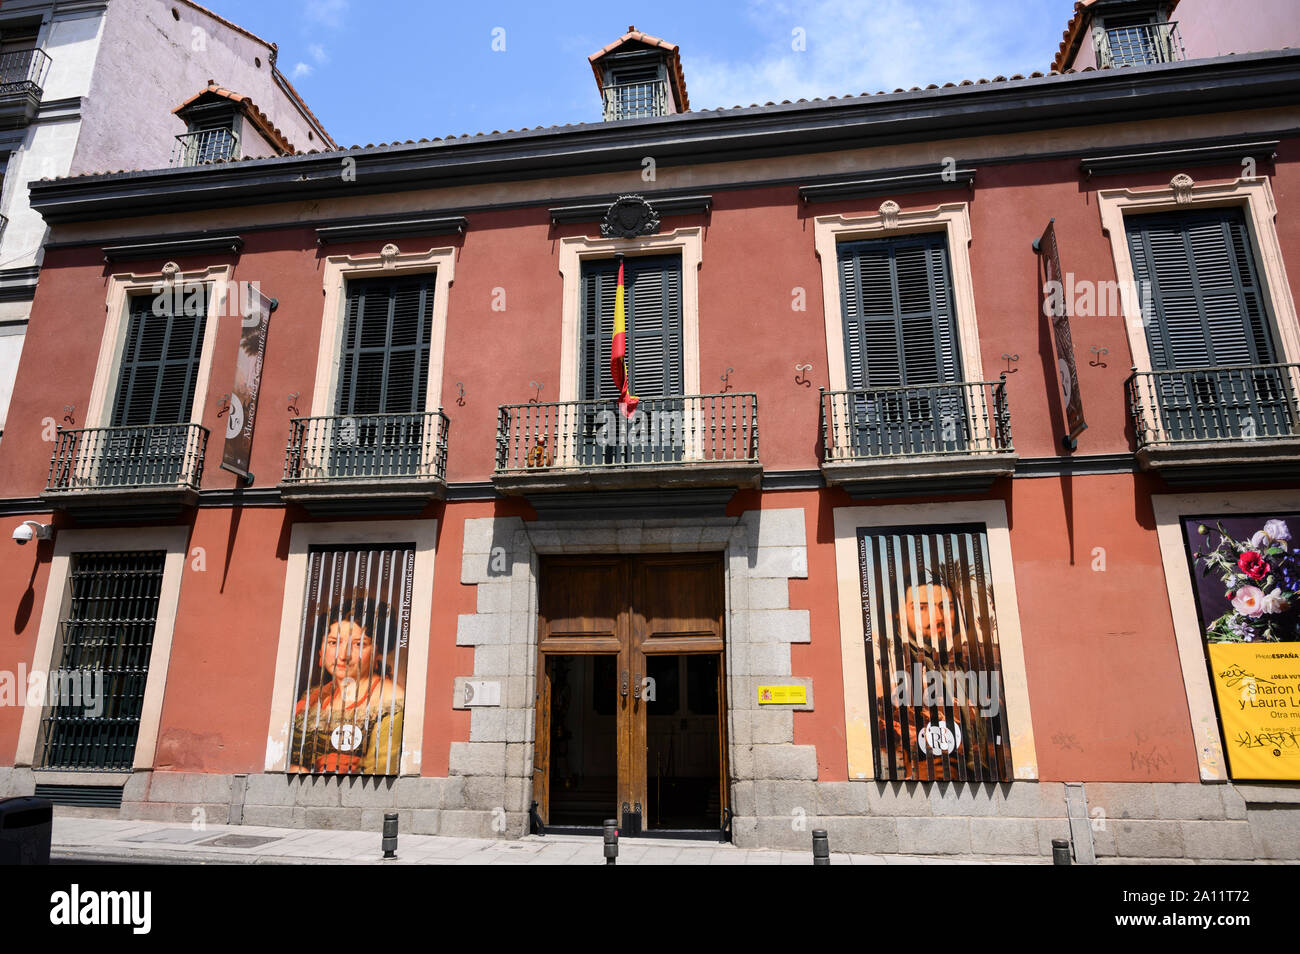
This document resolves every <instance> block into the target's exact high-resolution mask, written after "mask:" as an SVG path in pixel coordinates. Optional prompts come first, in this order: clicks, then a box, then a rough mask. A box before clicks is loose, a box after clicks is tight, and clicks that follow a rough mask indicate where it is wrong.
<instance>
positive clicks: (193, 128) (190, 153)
mask: <svg viewBox="0 0 1300 954" xmlns="http://www.w3.org/2000/svg"><path fill="white" fill-rule="evenodd" d="M172 112H174V113H175V114H176V116H177V118H178V119H181V120H183V121H184V123H185V126H186V130H185V132H183V133H179V134H177V136H176V144H175V146H174V147H173V148H172V157H171V164H172V165H173V166H201V165H207V164H208V163H213V162H227V161H230V160H232V159H240V158H243V157H251V158H263V157H270V156H284V155H290V154H292V153H293V151H294V148H293V145H292V143H290V142H289V141H288V140H287V139H286V138H285V137H284V134H283V133H281V132H280V130H279V129H277V128H276V127H275V126H274V125H272V123H271V121H270V119H269V118H268V117H267V116H266V114H265V113H263V112H262V111H261V110H260V109H258V108H257V106H256V105H255V104H254V103H253V101H252V100H251V99H249V98H248V97H247V96H243V95H241V94H239V93H236V92H234V91H233V90H229V89H226V88H224V87H221V86H217V85H215V84H210V85H209V86H208V87H207V88H206V89H204V90H202V91H201V92H199V93H198V94H196V95H194V96H192V97H190V98H189V99H187V100H186V101H185V102H183V103H181V105H179V106H177V107H176V108H175V109H174V110H172Z"/></svg>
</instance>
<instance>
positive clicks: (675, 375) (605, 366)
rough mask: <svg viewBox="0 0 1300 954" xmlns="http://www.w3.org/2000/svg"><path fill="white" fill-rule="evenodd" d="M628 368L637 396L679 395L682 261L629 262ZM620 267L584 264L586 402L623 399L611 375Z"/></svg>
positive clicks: (625, 278) (609, 263)
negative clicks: (615, 306)
mask: <svg viewBox="0 0 1300 954" xmlns="http://www.w3.org/2000/svg"><path fill="white" fill-rule="evenodd" d="M624 266H625V267H624V276H623V281H624V285H625V286H626V308H627V342H628V366H629V369H630V370H631V377H632V381H631V389H632V393H633V394H634V395H636V396H637V397H639V398H652V397H663V396H665V395H678V394H681V393H682V391H683V390H684V387H685V386H684V383H683V378H682V263H681V259H680V258H678V257H675V256H673V257H655V258H629V259H625V260H624ZM617 287H618V263H617V262H615V261H613V260H606V261H600V262H587V263H584V265H583V268H582V302H581V306H580V307H581V316H582V368H581V374H580V376H579V383H580V387H581V394H580V399H581V400H584V401H591V400H603V399H612V398H616V397H617V396H618V391H617V389H616V388H615V387H614V380H613V378H612V377H611V375H610V373H609V349H610V339H611V335H612V334H613V331H614V297H615V292H616V289H617Z"/></svg>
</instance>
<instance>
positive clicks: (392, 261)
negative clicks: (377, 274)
mask: <svg viewBox="0 0 1300 954" xmlns="http://www.w3.org/2000/svg"><path fill="white" fill-rule="evenodd" d="M400 254H401V252H400V251H399V250H398V248H397V246H396V245H394V244H393V243H392V242H389V243H388V244H387V245H385V246H384V247H383V248H381V249H380V250H379V260H380V261H381V262H383V264H384V268H393V267H395V266H396V265H397V256H398V255H400Z"/></svg>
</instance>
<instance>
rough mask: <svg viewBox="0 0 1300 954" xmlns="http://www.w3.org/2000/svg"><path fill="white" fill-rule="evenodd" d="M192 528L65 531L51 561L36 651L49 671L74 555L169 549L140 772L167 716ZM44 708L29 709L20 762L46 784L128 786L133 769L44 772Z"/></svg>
mask: <svg viewBox="0 0 1300 954" xmlns="http://www.w3.org/2000/svg"><path fill="white" fill-rule="evenodd" d="M189 532H190V528H189V527H184V526H181V527H141V528H137V527H132V528H124V529H117V528H114V529H108V530H60V531H59V532H58V533H57V534H56V536H55V540H54V556H53V558H52V559H51V561H50V575H49V581H48V583H47V584H46V587H45V603H44V605H43V607H42V609H41V623H40V629H39V630H38V632H37V637H36V648H35V650H34V652H33V655H32V667H33V669H36V668H38V667H39V668H40V669H41V670H42V671H44V672H48V671H49V669H50V667H51V666H53V665H54V663H55V659H54V650H55V646H56V644H57V642H58V636H59V632H58V630H59V620H60V619H62V618H63V616H64V614H65V611H66V609H67V606H68V600H69V599H70V598H71V583H70V580H71V573H72V556H73V554H74V553H105V552H112V551H116V550H121V551H129V552H138V551H143V550H165V551H166V553H167V555H166V557H165V558H164V562H163V579H162V586H161V588H160V590H159V594H158V615H157V617H156V619H157V621H156V623H155V625H154V635H153V647H152V648H151V650H150V653H149V675H148V676H147V677H146V679H145V686H144V700H143V702H142V703H141V710H140V727H139V730H138V732H137V734H136V744H135V756H134V759H133V762H132V766H133V770H134V771H147V770H149V769H152V768H153V764H154V756H155V753H156V750H157V747H158V731H159V726H160V723H161V719H162V707H163V697H164V694H165V690H166V687H167V669H168V666H169V665H170V661H171V648H172V638H173V634H174V631H175V626H176V610H177V606H178V605H179V602H180V591H181V582H182V579H183V577H184V574H185V561H186V559H187V556H188V546H189ZM42 715H43V710H42V709H41V708H38V707H32V706H29V707H26V708H24V710H23V718H22V724H21V726H20V728H19V731H18V747H17V750H16V753H15V765H17V766H27V767H32V768H35V769H37V770H38V771H39V772H40V774H39V776H38V780H39V781H40V782H42V783H50V784H65V785H78V784H80V785H114V784H122V783H123V782H124V781H125V780H126V779H127V778H129V777H130V773H129V772H80V771H76V770H70V771H69V770H48V771H47V770H44V769H40V768H39V766H38V765H37V762H38V761H39V757H40V752H39V751H38V746H39V744H40V730H41V718H42Z"/></svg>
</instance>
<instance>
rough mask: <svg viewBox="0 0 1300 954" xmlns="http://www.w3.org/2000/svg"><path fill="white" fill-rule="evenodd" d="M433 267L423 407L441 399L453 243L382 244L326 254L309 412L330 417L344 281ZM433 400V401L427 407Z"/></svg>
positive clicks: (342, 318) (339, 361)
mask: <svg viewBox="0 0 1300 954" xmlns="http://www.w3.org/2000/svg"><path fill="white" fill-rule="evenodd" d="M432 273H436V276H435V281H434V299H433V328H432V329H431V333H430V336H429V375H428V382H427V390H426V391H425V394H426V395H427V396H426V398H425V405H426V406H425V411H426V412H428V411H436V410H438V408H439V407H441V405H442V369H443V360H444V355H445V353H446V344H447V309H448V297H449V296H450V294H451V284H452V282H453V281H455V278H456V249H455V248H452V247H450V246H448V247H446V248H431V249H429V250H428V251H424V252H402V251H401V250H400V249H398V247H397V246H396V245H393V244H391V243H390V244H388V245H385V246H384V247H383V248H382V249H380V251H379V252H378V253H377V254H374V255H330V256H327V257H326V259H325V267H324V277H323V279H322V288H323V291H324V295H325V307H324V312H323V317H322V320H321V331H320V345H319V348H318V349H317V353H316V378H315V386H314V387H313V389H312V400H311V415H312V417H332V416H333V415H334V408H335V396H336V395H335V392H336V390H337V389H338V381H339V375H340V372H341V366H342V361H343V333H344V330H345V329H346V327H347V283H348V281H349V280H353V281H355V280H358V279H364V278H394V277H417V276H419V275H427V274H432ZM430 404H432V405H434V406H432V407H430V406H429V405H430Z"/></svg>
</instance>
